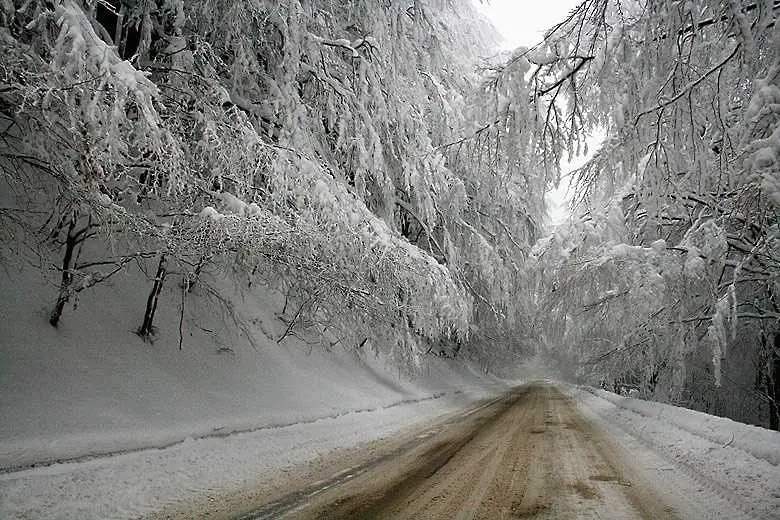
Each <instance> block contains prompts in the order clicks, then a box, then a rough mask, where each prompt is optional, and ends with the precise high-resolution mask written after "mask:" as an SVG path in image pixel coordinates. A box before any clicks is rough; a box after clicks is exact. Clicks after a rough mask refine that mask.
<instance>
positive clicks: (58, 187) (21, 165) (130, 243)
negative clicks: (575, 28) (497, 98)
mask: <svg viewBox="0 0 780 520" xmlns="http://www.w3.org/2000/svg"><path fill="white" fill-rule="evenodd" d="M0 14H1V15H2V18H1V19H0V22H2V29H0V30H1V31H2V32H0V38H1V39H2V49H1V50H0V54H2V64H1V65H2V71H1V72H2V89H0V110H1V111H2V112H0V114H1V115H2V118H3V126H2V138H3V141H2V153H3V163H2V167H3V172H4V174H5V178H4V182H5V183H7V187H8V190H9V191H11V192H13V193H15V194H16V195H17V200H16V202H15V204H16V205H17V209H22V210H23V211H24V212H25V216H24V218H19V217H20V214H19V213H18V212H14V211H10V210H9V211H6V212H4V214H3V217H4V219H5V220H4V226H3V229H4V231H5V232H6V233H14V232H15V229H16V227H15V225H16V224H24V225H25V226H24V227H25V231H26V232H27V233H28V234H29V233H31V234H33V235H35V236H37V237H38V238H37V239H36V240H35V241H36V242H40V241H44V242H47V243H49V244H51V245H52V246H54V247H57V248H60V251H61V253H60V258H61V259H62V260H61V265H58V266H57V268H58V271H59V274H58V276H60V277H61V278H60V282H59V284H60V288H59V296H58V297H57V299H56V305H54V310H53V312H52V316H51V322H52V324H53V325H56V324H57V323H58V321H59V319H60V317H61V315H62V313H63V308H64V306H65V303H66V302H68V301H69V300H70V299H72V297H74V296H75V295H76V294H77V293H78V292H79V291H82V290H84V289H88V288H89V287H91V286H92V285H94V284H96V283H99V282H101V281H102V280H105V279H106V278H107V277H109V276H112V275H114V273H116V272H118V271H120V270H121V269H123V267H124V266H125V265H127V264H128V263H130V262H134V261H141V260H144V259H148V260H147V262H148V263H149V266H148V269H149V273H150V276H151V275H152V274H154V273H155V272H156V273H157V274H156V276H154V279H155V285H154V289H153V290H152V294H151V295H150V299H149V302H150V306H149V308H148V309H147V313H146V314H147V318H148V319H145V320H144V323H143V325H142V326H141V327H140V328H139V332H140V333H141V334H142V335H148V334H151V333H152V332H153V328H152V321H151V318H152V317H153V312H154V306H155V305H156V297H157V295H158V294H159V291H160V290H161V288H162V284H163V281H164V280H165V277H166V276H173V275H176V276H178V277H180V278H181V279H183V280H184V283H185V284H186V285H187V286H190V285H193V284H194V285H197V282H198V281H199V280H200V279H201V278H202V277H203V274H204V273H206V272H210V273H221V275H223V276H232V277H234V278H235V280H236V283H237V284H239V285H241V286H242V287H253V286H254V287H257V285H256V284H254V282H255V281H259V282H262V283H263V284H265V285H273V286H274V287H277V288H283V289H284V290H285V291H286V292H287V293H288V294H291V295H293V296H294V297H295V298H297V301H298V306H299V307H300V311H301V312H304V313H306V314H308V315H309V316H310V317H311V318H312V319H315V320H317V321H319V322H320V323H322V324H323V326H335V327H339V328H340V329H341V333H340V334H341V336H342V337H349V338H351V342H352V344H362V343H365V338H368V337H370V338H371V339H372V341H373V343H375V344H377V345H381V347H382V348H388V349H391V350H393V351H394V353H395V354H397V355H400V356H401V357H402V358H406V357H412V358H413V357H414V356H416V355H418V354H419V353H421V352H425V351H429V350H431V349H433V348H434V347H435V348H437V349H439V350H442V349H446V350H452V349H456V350H457V349H459V348H460V346H461V345H462V344H463V342H464V340H465V339H466V338H467V337H468V338H471V340H472V341H473V340H476V339H479V338H486V337H488V336H489V337H492V338H496V337H497V336H498V335H501V334H504V336H503V337H505V338H506V337H507V330H509V328H511V327H512V326H514V325H513V324H514V323H515V322H516V320H515V319H514V317H515V316H516V315H517V312H516V307H517V305H516V301H515V296H514V295H515V292H516V286H517V284H518V283H519V276H520V275H521V274H522V267H521V265H522V259H523V258H524V257H525V256H526V255H527V254H528V252H529V251H530V248H531V244H532V241H533V239H534V238H535V235H536V232H537V230H538V226H539V225H538V222H539V221H540V219H541V218H542V217H541V216H542V215H543V202H542V201H543V193H544V179H542V180H541V181H540V180H539V179H538V178H537V177H535V176H532V175H530V174H529V173H528V172H529V168H528V166H527V164H526V163H527V159H526V158H525V157H526V155H527V154H525V153H524V152H523V148H524V147H525V146H527V144H526V143H525V142H523V140H524V139H526V137H524V136H523V137H520V136H516V135H513V136H510V137H511V138H508V139H506V140H503V141H501V142H498V141H497V140H480V139H474V138H473V137H474V136H475V135H476V133H477V132H478V131H479V129H480V128H481V127H484V125H485V123H484V120H485V114H486V110H485V107H486V106H488V105H489V104H490V103H489V102H488V101H489V100H486V99H485V97H484V94H483V93H480V92H479V91H478V89H477V86H478V84H479V76H478V74H477V65H478V64H479V56H480V55H481V54H487V53H488V47H487V45H488V44H490V42H491V39H492V38H493V35H492V29H491V28H490V27H489V26H488V25H487V24H486V22H484V21H483V20H482V19H481V18H480V17H479V16H477V15H476V13H475V11H474V10H473V7H472V5H471V4H470V2H469V1H468V0H461V1H444V0H429V1H415V2H396V1H388V2H375V1H373V0H372V1H368V0H366V1H352V2H342V1H340V0H339V1H335V0H334V1H309V0H301V1H299V0H286V1H282V2H278V1H276V0H274V1H270V0H269V1H262V0H259V1H251V2H246V1H233V0H226V1H223V0H197V1H187V2H185V1H183V0H165V1H157V2H155V1H145V0H138V1H129V0H128V1H125V0H122V1H119V0H86V1H83V2H82V1H76V0H64V1H56V2H44V1H27V2H22V3H20V2H16V3H9V2H5V3H3V4H2V12H1V13H0ZM540 183H541V184H540ZM31 215H34V216H35V218H30V216H31ZM89 241H108V242H109V243H110V244H111V251H112V252H113V254H112V255H111V256H110V258H99V259H85V258H81V257H79V254H80V251H81V250H82V247H83V245H84V243H86V242H89ZM63 252H64V253H63ZM63 257H64V258H63ZM155 266H156V268H155ZM253 284H254V285H253ZM53 301H54V296H53ZM345 343H346V342H345ZM439 350H437V351H439Z"/></svg>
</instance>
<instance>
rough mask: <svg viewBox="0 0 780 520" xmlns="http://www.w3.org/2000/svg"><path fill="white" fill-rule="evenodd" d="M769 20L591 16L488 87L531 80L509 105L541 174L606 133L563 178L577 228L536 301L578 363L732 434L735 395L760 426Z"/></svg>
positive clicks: (610, 12) (773, 148)
mask: <svg viewBox="0 0 780 520" xmlns="http://www.w3.org/2000/svg"><path fill="white" fill-rule="evenodd" d="M778 13H780V7H778V5H777V3H776V2H773V1H766V0H764V1H762V0H756V1H753V0H750V1H736V2H720V1H714V0H690V1H672V2H667V1H655V0H646V1H641V0H625V1H621V0H587V1H584V2H582V3H581V4H580V5H579V6H578V7H577V8H576V9H574V10H573V11H572V12H571V14H570V15H569V16H568V17H567V18H566V19H565V20H564V21H562V22H561V23H560V24H559V25H557V26H555V27H553V28H552V29H551V30H550V31H549V32H548V33H547V35H546V37H545V39H544V41H543V42H542V43H541V44H540V45H538V46H536V47H534V48H532V49H527V50H520V51H519V52H517V53H516V55H515V57H514V58H513V59H512V60H510V62H509V63H508V64H507V65H506V66H505V67H504V68H503V69H501V70H499V71H498V72H497V76H496V77H497V80H496V81H505V80H506V78H507V77H510V76H511V75H513V74H515V72H514V70H515V69H517V70H520V71H524V72H523V74H524V76H523V77H526V75H527V76H528V77H530V82H529V83H523V82H520V81H518V82H516V83H517V84H518V86H516V87H515V90H516V91H517V92H518V97H519V98H522V99H523V100H530V101H531V103H532V107H533V108H532V110H533V114H534V117H533V118H532V119H533V120H534V121H535V122H536V124H537V125H538V126H537V127H536V130H535V132H536V134H537V136H538V139H539V142H540V144H539V147H541V148H542V151H541V152H540V156H541V157H542V158H543V159H544V160H545V163H546V164H551V165H552V166H553V167H554V166H555V165H556V163H557V161H558V160H559V158H560V157H561V155H562V154H564V153H573V152H577V151H578V150H579V149H580V148H581V147H582V146H583V145H584V143H585V141H586V138H587V135H588V134H589V133H591V132H593V131H594V130H596V129H599V130H601V131H603V132H605V134H606V139H605V140H604V142H603V144H602V145H601V147H600V149H599V150H598V151H597V152H596V153H595V155H594V157H593V158H592V159H591V160H590V161H589V162H588V163H587V164H586V165H585V166H584V167H583V168H581V169H580V170H579V171H577V172H575V176H574V177H575V187H574V189H573V191H574V193H575V198H576V205H575V214H576V215H578V216H577V217H576V219H580V217H579V216H580V215H586V220H587V221H588V222H587V224H586V223H584V222H581V221H580V220H575V221H574V222H573V223H571V224H569V226H570V230H569V231H568V232H567V233H564V235H566V236H567V239H568V240H569V245H568V246H567V247H566V248H563V250H562V251H564V252H565V255H564V257H560V256H559V257H558V261H557V262H558V265H559V269H557V270H554V271H553V272H551V273H549V274H548V275H549V276H550V277H551V278H550V279H551V280H555V283H552V284H551V285H549V286H545V289H546V290H548V291H549V293H548V294H549V296H550V298H551V300H550V301H551V303H550V305H557V306H558V307H557V308H559V309H560V308H561V307H560V306H564V307H567V310H566V311H565V312H564V315H565V316H559V317H558V318H557V319H558V321H556V323H557V325H558V326H561V325H564V322H565V327H564V328H563V331H572V330H574V329H577V333H576V334H575V335H574V336H572V337H570V338H569V339H568V340H567V341H571V340H572V339H574V338H575V337H576V338H579V341H582V342H583V343H582V348H583V349H584V350H583V356H582V358H581V359H582V360H584V361H587V362H588V363H589V364H591V365H597V366H599V367H601V368H600V370H602V369H604V366H605V363H613V365H612V367H611V368H609V371H610V372H612V373H613V374H616V373H618V372H619V373H622V374H627V373H628V372H633V373H634V376H632V377H634V378H635V379H638V380H642V381H643V382H644V383H645V384H646V385H648V388H649V389H650V390H653V391H654V392H655V393H656V395H659V396H665V397H666V398H674V396H673V395H672V394H676V395H677V396H678V397H677V398H676V399H678V402H684V403H685V404H692V405H695V406H698V407H702V408H708V409H709V410H711V411H715V412H719V413H729V414H731V415H734V416H739V417H740V418H745V419H750V420H755V413H756V412H755V411H754V410H752V409H751V410H749V409H745V410H737V409H735V407H734V406H732V404H731V403H730V400H731V399H732V397H733V396H734V395H736V394H740V395H741V396H748V397H747V398H746V399H745V400H746V401H751V402H752V406H753V407H754V408H755V407H757V406H765V403H766V402H769V403H770V412H771V413H770V422H771V424H772V426H773V427H777V406H776V404H777V399H778V397H780V396H778V395H777V393H776V389H777V387H776V386H773V385H774V382H773V381H774V380H776V379H777V378H778V374H777V369H778V363H777V359H778V354H780V353H778V352H777V347H776V345H775V342H774V339H773V338H774V337H775V334H776V332H777V330H778V318H779V317H780V316H778V308H777V305H776V299H777V290H778V287H777V272H778V267H780V266H779V265H778V260H780V256H779V255H778V247H777V244H778V227H777V212H778V197H777V191H778V190H777V182H778V178H780V177H778V176H779V175H780V163H778V162H777V153H778V150H780V148H778V146H780V140H778V136H780V126H778V122H779V121H780V119H779V118H778V111H777V106H778V105H777V101H778V99H780V75H779V72H780V68H778V67H779V66H780V33H779V32H778V28H777V24H776V20H777V17H778ZM506 120H507V119H503V120H502V121H506ZM583 227H586V228H587V229H583ZM575 230H576V231H575ZM615 230H618V232H617V234H616V233H615ZM559 239H560V236H558V237H557V238H555V239H553V241H555V240H559ZM545 254H547V255H549V254H552V253H545ZM546 269H547V268H546ZM547 270H548V271H549V269H547ZM553 288H557V290H556V294H552V290H553ZM563 288H565V291H562V289H563ZM571 291H575V292H574V293H572V292H571ZM577 293H579V294H577ZM567 297H570V298H572V299H573V301H574V302H575V303H572V302H571V301H567ZM554 302H557V303H554ZM560 320H564V321H563V322H562V321H560ZM610 360H612V361H610ZM704 360H706V366H705V365H704V364H703V361H704ZM615 361H616V362H615ZM591 362H598V363H591ZM618 367H620V370H618V371H617V372H616V368H618ZM657 368H663V370H665V371H667V372H668V379H669V381H670V382H669V385H671V386H668V385H667V389H666V390H664V391H661V389H660V388H659V387H658V384H659V381H660V380H659V377H661V376H660V375H658V373H659V372H658V370H657ZM751 372H752V373H751ZM641 374H644V375H641ZM686 374H687V375H686ZM754 379H758V380H762V379H763V380H764V381H766V382H767V383H768V384H766V385H765V384H764V383H761V385H757V386H755V387H754V386H753V384H754V383H753V380H754ZM721 385H724V389H723V390H718V387H720V386H721ZM650 387H652V388H650ZM672 387H673V388H672ZM740 400H742V399H741V397H740Z"/></svg>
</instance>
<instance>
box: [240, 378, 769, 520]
mask: <svg viewBox="0 0 780 520" xmlns="http://www.w3.org/2000/svg"><path fill="white" fill-rule="evenodd" d="M607 430H608V427H607V425H605V424H599V421H598V420H597V419H595V418H594V417H591V418H590V420H589V419H586V418H585V416H583V414H582V413H580V411H579V410H578V409H577V404H576V402H575V401H574V400H573V399H572V397H571V396H569V395H566V394H565V393H564V392H562V391H561V390H560V389H558V388H557V387H555V386H553V385H551V384H544V383H537V384H532V385H527V386H523V387H519V388H516V389H514V390H512V391H511V392H509V393H507V394H505V395H504V396H503V397H502V398H500V399H497V400H494V401H492V402H490V403H488V404H487V405H486V406H483V407H481V408H479V409H477V410H474V411H473V412H472V413H470V414H468V415H466V416H460V418H459V419H458V420H452V421H448V422H447V423H446V424H444V425H443V426H442V427H441V428H439V429H438V430H437V431H436V432H435V433H433V434H429V435H422V436H418V438H417V439H415V440H414V441H411V442H407V443H406V444H404V445H403V446H402V447H401V448H399V449H398V450H397V451H396V452H394V453H392V454H391V455H389V456H384V457H382V458H380V459H379V460H376V461H374V462H373V463H367V464H365V465H363V466H360V467H356V468H352V470H351V471H348V472H346V473H344V474H340V475H336V476H335V477H334V479H332V480H329V481H323V482H320V483H319V485H318V486H315V487H313V488H308V489H306V490H304V491H303V492H298V493H294V494H291V495H288V496H287V497H285V498H282V499H281V500H278V501H276V502H275V503H274V504H270V505H269V506H266V507H264V508H261V509H259V510H256V511H255V512H254V513H252V514H248V515H246V514H245V515H242V516H241V517H240V518H242V519H244V520H249V519H267V518H285V519H287V518H295V519H347V518H349V519H386V518H417V519H459V520H460V519H463V520H465V519H516V518H538V519H561V518H594V519H624V520H630V519H662V518H670V519H672V518H708V519H715V518H730V519H737V518H762V516H761V515H760V514H758V513H756V514H755V515H751V514H750V513H749V512H747V511H746V508H745V507H744V505H743V504H736V503H734V502H733V501H729V500H727V499H725V498H724V497H723V496H720V495H717V494H716V493H712V492H708V490H706V489H705V490H703V489H702V488H701V485H700V484H699V483H697V482H696V480H692V479H690V476H689V475H687V474H686V473H685V472H684V471H678V470H679V468H675V467H671V466H670V464H672V463H670V461H668V460H666V459H664V458H663V457H660V456H659V455H657V454H653V453H651V452H648V450H647V449H646V448H645V449H644V450H643V453H642V454H641V456H637V454H636V453H634V452H633V450H634V449H635V447H634V446H633V445H632V446H631V447H630V448H629V449H631V450H632V452H629V451H627V448H626V447H625V441H624V440H623V439H619V440H616V439H615V438H614V437H613V436H612V435H611V434H610V433H609V432H608V431H607ZM640 449H641V448H640ZM638 464H639V465H641V467H638ZM648 465H649V466H648ZM670 490H673V492H672V491H670ZM710 491H712V490H710Z"/></svg>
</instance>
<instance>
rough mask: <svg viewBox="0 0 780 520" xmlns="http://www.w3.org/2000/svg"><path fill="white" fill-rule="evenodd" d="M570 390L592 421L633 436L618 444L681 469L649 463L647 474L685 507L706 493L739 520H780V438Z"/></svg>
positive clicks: (720, 420)
mask: <svg viewBox="0 0 780 520" xmlns="http://www.w3.org/2000/svg"><path fill="white" fill-rule="evenodd" d="M569 392H570V394H571V395H572V397H573V398H574V399H575V400H576V401H577V402H578V403H579V404H580V408H581V409H582V410H583V412H584V413H585V414H586V416H588V417H589V418H590V419H595V420H597V421H598V422H599V423H601V424H602V425H603V426H604V427H606V428H607V429H608V430H610V431H612V432H613V433H615V432H617V433H618V434H620V433H621V432H622V433H625V434H627V436H624V437H622V438H621V439H620V440H621V443H622V444H623V446H626V447H627V449H633V452H632V456H636V457H637V458H641V457H643V456H645V457H646V458H647V456H648V455H647V453H648V452H649V451H651V452H654V453H657V454H659V455H660V456H661V457H663V458H664V459H666V460H667V461H669V462H672V463H674V464H673V467H674V468H676V469H675V471H672V469H673V468H672V467H660V466H658V465H657V464H656V463H646V465H647V466H648V467H647V468H645V470H647V471H650V470H657V473H656V474H655V477H656V478H655V480H656V481H657V482H658V484H659V485H660V486H662V487H663V486H665V488H664V491H665V492H667V493H670V494H676V495H679V496H678V497H677V498H678V502H680V503H683V505H682V507H683V508H684V507H685V504H684V502H686V499H687V498H689V497H686V496H685V495H686V492H689V493H707V494H708V496H709V497H710V502H711V503H717V502H720V503H719V504H718V506H717V507H718V508H719V509H720V510H723V509H725V508H727V507H734V508H736V510H737V511H739V512H740V513H739V518H780V466H778V460H780V433H778V432H773V431H771V430H766V429H763V428H758V427H755V426H751V425H746V424H740V423H737V422H734V421H732V420H730V419H725V418H722V417H715V416H712V415H707V414H704V413H701V412H696V411H693V410H688V409H685V408H680V407H676V406H670V405H666V404H662V403H656V402H651V401H643V400H640V399H634V398H630V397H622V396H619V395H616V394H613V393H611V392H606V391H604V390H597V389H593V388H589V387H569ZM628 437H631V438H633V439H635V440H637V441H638V442H639V445H636V443H632V442H631V441H630V440H629V439H628ZM632 446H633V448H632ZM648 448H649V450H648ZM677 469H679V470H680V472H682V474H683V475H682V476H680V475H679V474H676V473H680V472H677V471H676V470H677ZM664 481H666V482H664ZM691 482H694V483H695V484H691ZM687 486H691V487H690V489H688V490H687V491H683V489H687ZM675 488H676V489H675ZM699 502H702V500H699ZM711 514H712V513H711V512H710V513H708V515H711ZM694 517H695V516H694ZM722 517H723V518H737V516H735V515H734V514H732V515H731V516H728V515H726V516H722Z"/></svg>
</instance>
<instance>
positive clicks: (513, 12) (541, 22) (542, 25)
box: [476, 0, 580, 49]
mask: <svg viewBox="0 0 780 520" xmlns="http://www.w3.org/2000/svg"><path fill="white" fill-rule="evenodd" d="M578 3H580V0H553V1H550V2H529V1H528V0H489V2H486V3H479V2H476V4H477V8H478V9H479V10H480V11H481V12H482V13H483V14H485V16H487V17H488V18H490V21H491V22H492V23H493V25H494V26H495V27H496V29H498V30H499V32H500V33H501V35H502V36H503V37H504V38H505V39H506V42H505V45H504V47H505V48H507V49H513V48H515V47H518V46H520V45H526V46H531V45H534V44H536V43H539V42H540V41H541V40H542V37H543V36H544V31H546V30H547V29H549V28H550V27H552V26H553V25H555V24H556V23H558V22H560V21H561V20H563V19H564V18H565V17H566V14H567V13H569V12H570V11H571V10H572V9H573V8H574V7H575V6H576V5H577V4H578Z"/></svg>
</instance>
